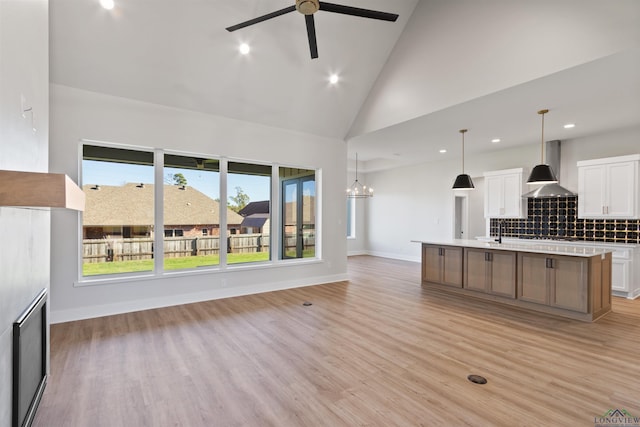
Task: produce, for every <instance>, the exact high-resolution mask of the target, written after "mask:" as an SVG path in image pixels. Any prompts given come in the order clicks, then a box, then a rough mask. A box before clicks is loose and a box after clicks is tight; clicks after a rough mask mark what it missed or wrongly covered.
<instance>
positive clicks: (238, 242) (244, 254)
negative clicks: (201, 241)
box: [227, 162, 271, 264]
mask: <svg viewBox="0 0 640 427" xmlns="http://www.w3.org/2000/svg"><path fill="white" fill-rule="evenodd" d="M227 170H228V173H227V198H228V206H229V212H228V214H227V225H228V227H230V234H229V236H228V249H227V263H228V264H236V263H242V262H257V261H268V260H269V259H270V247H271V245H270V238H271V221H270V218H271V166H266V165H256V164H249V163H238V162H229V164H228V167H227Z"/></svg>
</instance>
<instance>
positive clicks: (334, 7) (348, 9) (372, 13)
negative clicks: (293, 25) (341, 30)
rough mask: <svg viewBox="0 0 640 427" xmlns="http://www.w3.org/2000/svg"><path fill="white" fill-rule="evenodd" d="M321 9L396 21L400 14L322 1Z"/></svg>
mask: <svg viewBox="0 0 640 427" xmlns="http://www.w3.org/2000/svg"><path fill="white" fill-rule="evenodd" d="M320 10H324V11H327V12H334V13H342V14H343V15H352V16H360V17H362V18H371V19H380V20H382V21H392V22H395V20H396V19H398V15H396V14H395V13H387V12H379V11H377V10H371V9H362V8H359V7H352V6H343V5H341V4H334V3H327V2H324V1H321V2H320Z"/></svg>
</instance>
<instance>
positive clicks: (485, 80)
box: [349, 0, 640, 137]
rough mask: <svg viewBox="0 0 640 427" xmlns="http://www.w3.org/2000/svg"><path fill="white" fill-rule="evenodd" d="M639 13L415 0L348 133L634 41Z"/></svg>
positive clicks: (541, 3)
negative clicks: (413, 6) (415, 2)
mask: <svg viewBox="0 0 640 427" xmlns="http://www.w3.org/2000/svg"><path fill="white" fill-rule="evenodd" d="M639 13H640V2H638V1H637V0H616V1H615V2H607V1H602V0H562V1H556V0H538V1H530V0H509V1H505V0H482V1H478V0H456V1H455V2H451V1H444V0H423V1H420V2H418V4H417V6H416V8H415V10H414V12H413V14H412V15H411V18H410V19H409V22H408V23H407V25H406V27H405V29H404V31H403V33H402V35H401V36H400V38H399V39H398V42H397V43H396V46H395V47H394V49H393V51H392V53H391V55H390V56H389V59H388V61H387V63H386V65H385V66H384V68H383V69H382V72H381V73H380V76H379V77H378V80H377V81H376V84H375V85H374V87H373V89H372V90H371V92H370V93H369V96H368V97H367V100H366V102H365V104H364V105H363V107H362V109H361V110H360V112H359V114H358V117H357V119H356V121H355V122H354V125H353V127H352V128H351V130H350V132H349V136H350V137H354V136H358V135H362V134H364V133H367V132H371V131H374V130H378V129H383V128H385V127H387V126H390V125H394V124H397V123H401V122H404V121H406V120H410V119H413V118H416V117H421V116H424V115H427V114H430V113H433V112H435V111H439V110H442V109H444V108H447V107H450V106H453V105H457V104H460V103H463V102H465V101H469V100H472V99H475V98H479V97H481V96H484V95H487V94H491V93H495V92H497V91H500V90H502V89H505V88H508V87H513V86H516V85H519V84H522V83H525V82H529V81H532V80H535V79H537V78H540V77H543V76H547V75H549V74H552V73H554V72H558V71H562V70H565V69H568V68H571V67H573V66H577V65H580V64H584V63H586V62H589V61H593V60H595V59H598V58H602V57H605V56H608V55H611V54H614V53H617V52H620V51H622V50H625V49H630V48H633V47H638V46H640V27H639V26H638V14H639ZM447 83H449V84H447Z"/></svg>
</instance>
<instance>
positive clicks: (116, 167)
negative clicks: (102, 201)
mask: <svg viewBox="0 0 640 427" xmlns="http://www.w3.org/2000/svg"><path fill="white" fill-rule="evenodd" d="M175 173H182V174H183V175H184V177H185V178H186V179H187V185H188V186H190V187H193V188H195V189H196V190H198V191H200V192H202V193H204V194H206V195H207V196H209V197H210V198H212V199H217V198H219V197H220V190H219V186H220V185H219V179H218V172H212V171H205V170H194V169H177V168H165V174H164V177H165V182H166V183H173V181H171V180H170V175H171V174H175ZM128 182H135V183H145V184H153V166H148V165H131V164H125V163H111V162H97V161H92V160H83V162H82V184H83V185H87V184H99V185H124V184H126V183H128ZM236 187H240V188H242V190H243V191H244V193H245V194H247V195H248V196H249V201H251V202H259V201H261V200H269V199H270V177H264V176H253V175H239V174H228V175H227V188H228V190H227V193H228V195H229V196H235V195H236V190H235V188H236Z"/></svg>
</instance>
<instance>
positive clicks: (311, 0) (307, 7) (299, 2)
mask: <svg viewBox="0 0 640 427" xmlns="http://www.w3.org/2000/svg"><path fill="white" fill-rule="evenodd" d="M294 10H297V11H298V12H300V13H301V14H303V15H304V18H305V21H306V22H307V37H308V38H309V49H310V50H311V59H314V58H317V57H318V44H317V43H316V26H315V21H314V20H313V14H314V13H316V12H317V11H318V10H324V11H326V12H333V13H341V14H343V15H352V16H360V17H362V18H371V19H379V20H382V21H391V22H395V21H396V19H398V15H396V14H395V13H386V12H379V11H377V10H370V9H362V8H359V7H351V6H343V5H340V4H334V3H327V2H324V1H319V0H296V4H295V6H289V7H285V8H284V9H280V10H276V11H275V12H271V13H268V14H266V15H263V16H259V17H257V18H253V19H250V20H248V21H245V22H241V23H240V24H237V25H233V26H231V27H228V28H227V31H229V32H231V31H236V30H239V29H241V28H244V27H248V26H249V25H253V24H257V23H259V22H262V21H266V20H267V19H271V18H275V17H277V16H280V15H284V14H286V13H289V12H293V11H294Z"/></svg>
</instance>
